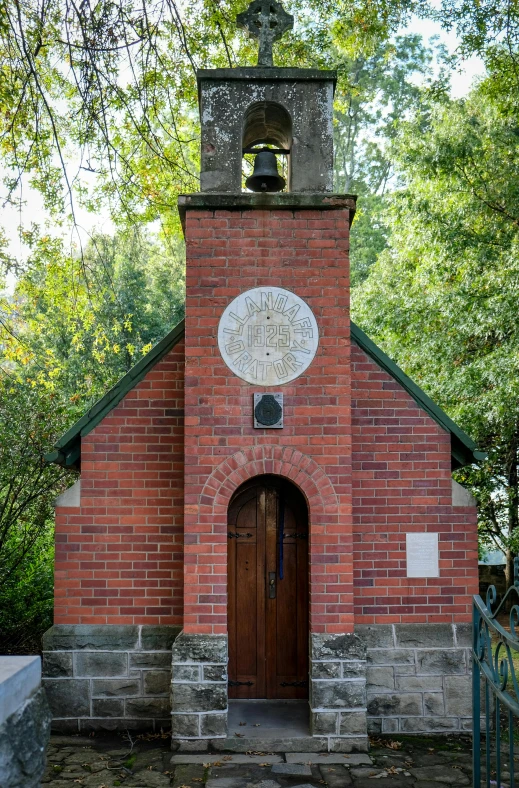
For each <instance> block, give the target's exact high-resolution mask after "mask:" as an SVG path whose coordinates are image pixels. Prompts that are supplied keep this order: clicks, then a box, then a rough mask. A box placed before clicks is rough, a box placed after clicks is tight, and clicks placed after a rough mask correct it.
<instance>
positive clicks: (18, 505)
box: [0, 374, 70, 653]
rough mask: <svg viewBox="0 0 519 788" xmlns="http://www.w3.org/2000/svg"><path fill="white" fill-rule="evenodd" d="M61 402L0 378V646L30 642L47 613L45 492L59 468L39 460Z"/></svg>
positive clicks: (57, 481) (53, 489)
mask: <svg viewBox="0 0 519 788" xmlns="http://www.w3.org/2000/svg"><path fill="white" fill-rule="evenodd" d="M65 416H66V406H64V405H63V404H62V403H61V402H60V400H59V398H51V397H49V396H48V395H46V394H45V393H43V392H41V391H38V390H37V389H34V388H32V387H30V386H28V385H27V384H26V383H25V382H19V381H16V380H14V379H13V378H12V377H9V376H8V375H6V374H4V375H3V376H2V378H1V379H0V459H1V462H0V644H1V646H0V648H1V650H2V653H9V652H11V651H12V652H14V653H19V652H20V651H22V652H23V651H27V650H29V651H30V650H34V649H36V650H37V649H38V643H37V640H38V636H39V635H41V633H42V632H43V631H44V630H45V629H46V628H47V627H48V626H49V622H51V620H52V595H53V555H54V550H53V541H54V539H53V534H54V528H53V519H54V511H53V500H54V498H55V496H56V495H57V494H58V493H59V492H61V490H62V489H63V485H64V481H65V476H66V475H67V476H68V478H69V479H70V476H69V475H68V474H66V473H65V472H64V471H63V469H61V468H58V467H57V466H49V465H48V464H47V463H45V461H44V453H45V451H47V450H48V446H49V442H52V441H53V440H54V439H55V438H56V437H57V435H58V434H59V430H60V427H61V423H62V421H63V419H64V418H65Z"/></svg>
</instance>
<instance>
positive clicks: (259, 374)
mask: <svg viewBox="0 0 519 788" xmlns="http://www.w3.org/2000/svg"><path fill="white" fill-rule="evenodd" d="M318 343H319V332H318V330H317V323H316V320H315V317H314V315H313V312H312V310H311V309H310V307H309V306H308V304H306V303H305V302H304V301H303V299H302V298H299V296H296V295H295V293H291V292H290V290H283V289H282V288H280V287H255V288H254V289H253V290H247V292H246V293H241V294H240V295H239V296H238V297H237V298H235V299H234V301H232V302H231V303H230V304H229V306H228V307H227V309H226V310H225V312H224V313H223V315H222V317H221V318H220V323H219V324H218V347H219V348H220V353H221V354H222V358H223V360H224V361H225V363H226V364H227V366H228V367H229V369H230V370H231V371H232V372H234V374H235V375H238V377H239V378H242V380H246V381H247V383H257V384H259V385H261V386H279V385H280V384H283V383H289V382H290V381H291V380H294V379H295V378H297V377H299V375H301V374H302V373H303V372H304V371H305V370H306V369H307V368H308V367H309V366H310V364H311V363H312V360H313V357H314V356H315V354H316V352H317V346H318Z"/></svg>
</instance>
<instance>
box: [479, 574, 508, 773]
mask: <svg viewBox="0 0 519 788" xmlns="http://www.w3.org/2000/svg"><path fill="white" fill-rule="evenodd" d="M516 671H517V672H519V558H516V559H515V561H514V585H513V586H512V587H511V588H509V589H508V591H507V593H506V594H505V596H504V597H503V598H502V599H501V600H499V601H498V600H497V594H496V589H495V588H494V586H490V587H489V589H488V591H487V596H486V602H483V600H482V599H481V597H480V596H475V597H474V604H473V610H472V699H473V707H472V709H473V710H472V731H473V770H474V772H473V774H474V776H473V786H474V788H483V787H484V788H494V786H497V788H501V786H503V785H506V786H510V788H515V786H516V781H515V774H514V739H515V738H518V734H519V728H518V721H519V682H518V679H517V675H516ZM482 750H484V752H482ZM482 756H484V757H483V758H482ZM503 758H505V759H506V761H507V762H508V763H506V766H507V767H508V768H506V772H507V773H506V779H503V772H504V771H505V769H504V768H503V767H504V761H503ZM482 760H483V763H484V768H482ZM508 773H509V775H510V776H508ZM518 786H519V783H518Z"/></svg>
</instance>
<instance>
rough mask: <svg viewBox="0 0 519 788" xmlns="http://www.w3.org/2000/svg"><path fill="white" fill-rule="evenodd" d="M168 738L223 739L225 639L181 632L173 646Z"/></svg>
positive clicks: (225, 684)
mask: <svg viewBox="0 0 519 788" xmlns="http://www.w3.org/2000/svg"><path fill="white" fill-rule="evenodd" d="M172 674H173V675H172V683H171V707H172V718H171V728H172V738H173V741H176V742H179V743H182V742H184V741H186V740H193V739H195V740H207V739H215V738H220V737H224V736H226V735H227V698H228V693H227V635H195V634H187V633H185V632H182V633H181V634H180V635H179V636H178V638H177V639H176V640H175V643H174V645H173V663H172Z"/></svg>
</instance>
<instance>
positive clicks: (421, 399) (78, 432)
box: [45, 320, 485, 468]
mask: <svg viewBox="0 0 519 788" xmlns="http://www.w3.org/2000/svg"><path fill="white" fill-rule="evenodd" d="M184 334H185V323H184V321H183V320H182V322H180V323H179V324H178V325H177V326H175V328H173V329H172V330H171V331H170V332H169V334H167V335H166V336H165V337H164V339H162V340H161V341H160V342H158V343H157V344H156V345H155V346H154V347H153V348H152V349H151V350H150V351H149V353H147V354H146V355H145V356H144V357H143V358H142V359H141V360H140V361H139V362H138V363H137V364H136V365H135V366H134V367H132V368H131V369H130V371H129V372H127V373H126V375H125V376H124V377H122V378H121V380H119V381H118V382H117V383H116V384H115V386H114V387H113V388H112V389H110V391H109V392H107V394H105V395H104V397H102V398H101V399H100V400H99V401H98V402H96V403H95V405H93V406H92V407H91V408H90V409H89V410H88V411H87V412H86V413H85V415H84V416H82V417H81V418H80V419H79V421H77V422H76V423H75V424H74V426H73V427H71V428H70V429H69V430H68V432H66V433H65V435H63V437H61V438H60V439H59V440H58V441H57V443H56V444H55V447H54V451H52V452H50V454H47V455H46V456H45V459H46V460H47V462H54V463H56V464H57V465H63V466H64V467H67V468H78V467H79V465H80V461H81V438H82V437H84V436H85V435H88V433H89V432H91V431H92V430H93V429H94V427H96V426H97V425H98V424H99V422H100V421H102V420H103V419H104V417H105V416H106V415H107V414H108V413H110V411H111V410H112V409H113V408H115V406H116V405H118V404H119V402H120V401H121V400H122V399H123V397H125V396H126V394H128V392H129V391H131V389H132V388H133V387H134V386H136V385H137V383H139V382H140V381H141V380H142V379H143V378H144V377H145V375H146V374H147V373H148V372H149V371H150V369H152V367H154V366H155V364H157V363H158V362H159V361H160V360H161V359H162V358H163V357H164V356H165V355H166V353H169V351H170V350H171V349H172V348H173V347H174V346H175V345H176V344H177V343H178V342H180V340H181V339H183V337H184ZM351 338H352V340H353V341H354V342H355V343H356V344H357V345H358V346H359V347H360V348H362V350H364V352H365V353H367V355H368V356H369V357H370V358H372V359H373V361H375V362H376V363H377V364H378V365H379V366H380V367H381V368H382V369H384V370H385V371H386V372H387V373H388V374H389V375H390V376H391V377H392V378H393V379H394V380H396V381H397V382H398V383H399V384H400V385H401V386H402V388H403V389H405V391H407V393H408V394H409V395H410V396H411V397H412V398H413V399H414V401H415V402H416V403H417V405H419V406H420V407H421V408H422V409H423V410H425V411H426V413H428V414H429V416H431V418H432V419H434V421H436V422H437V423H438V424H439V425H440V427H442V428H443V429H444V430H446V431H447V432H450V434H451V451H452V467H453V468H460V467H462V466H463V465H469V464H470V463H472V462H474V461H475V460H479V459H483V458H484V457H485V454H484V453H482V452H479V451H477V446H476V444H475V443H474V441H473V440H472V438H470V437H469V436H468V435H467V434H466V433H465V432H463V430H462V429H461V428H460V427H458V425H457V424H455V422H454V421H452V419H451V418H449V416H447V414H446V413H445V412H444V411H443V410H442V409H441V408H439V407H438V405H436V404H435V403H434V402H433V401H432V400H431V399H430V397H428V396H427V394H426V393H425V392H424V391H422V389H421V388H420V387H419V386H417V385H416V383H414V382H413V381H412V380H411V378H409V377H408V376H407V375H406V374H405V373H404V372H402V370H401V369H400V367H398V366H397V365H396V364H395V363H394V361H391V359H390V358H389V356H386V354H385V353H384V352H383V351H382V350H381V349H380V348H379V347H378V346H377V345H375V343H374V342H372V341H371V339H370V338H369V337H368V336H367V335H366V334H365V333H364V332H363V331H361V329H360V328H359V327H358V326H356V325H355V323H351Z"/></svg>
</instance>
